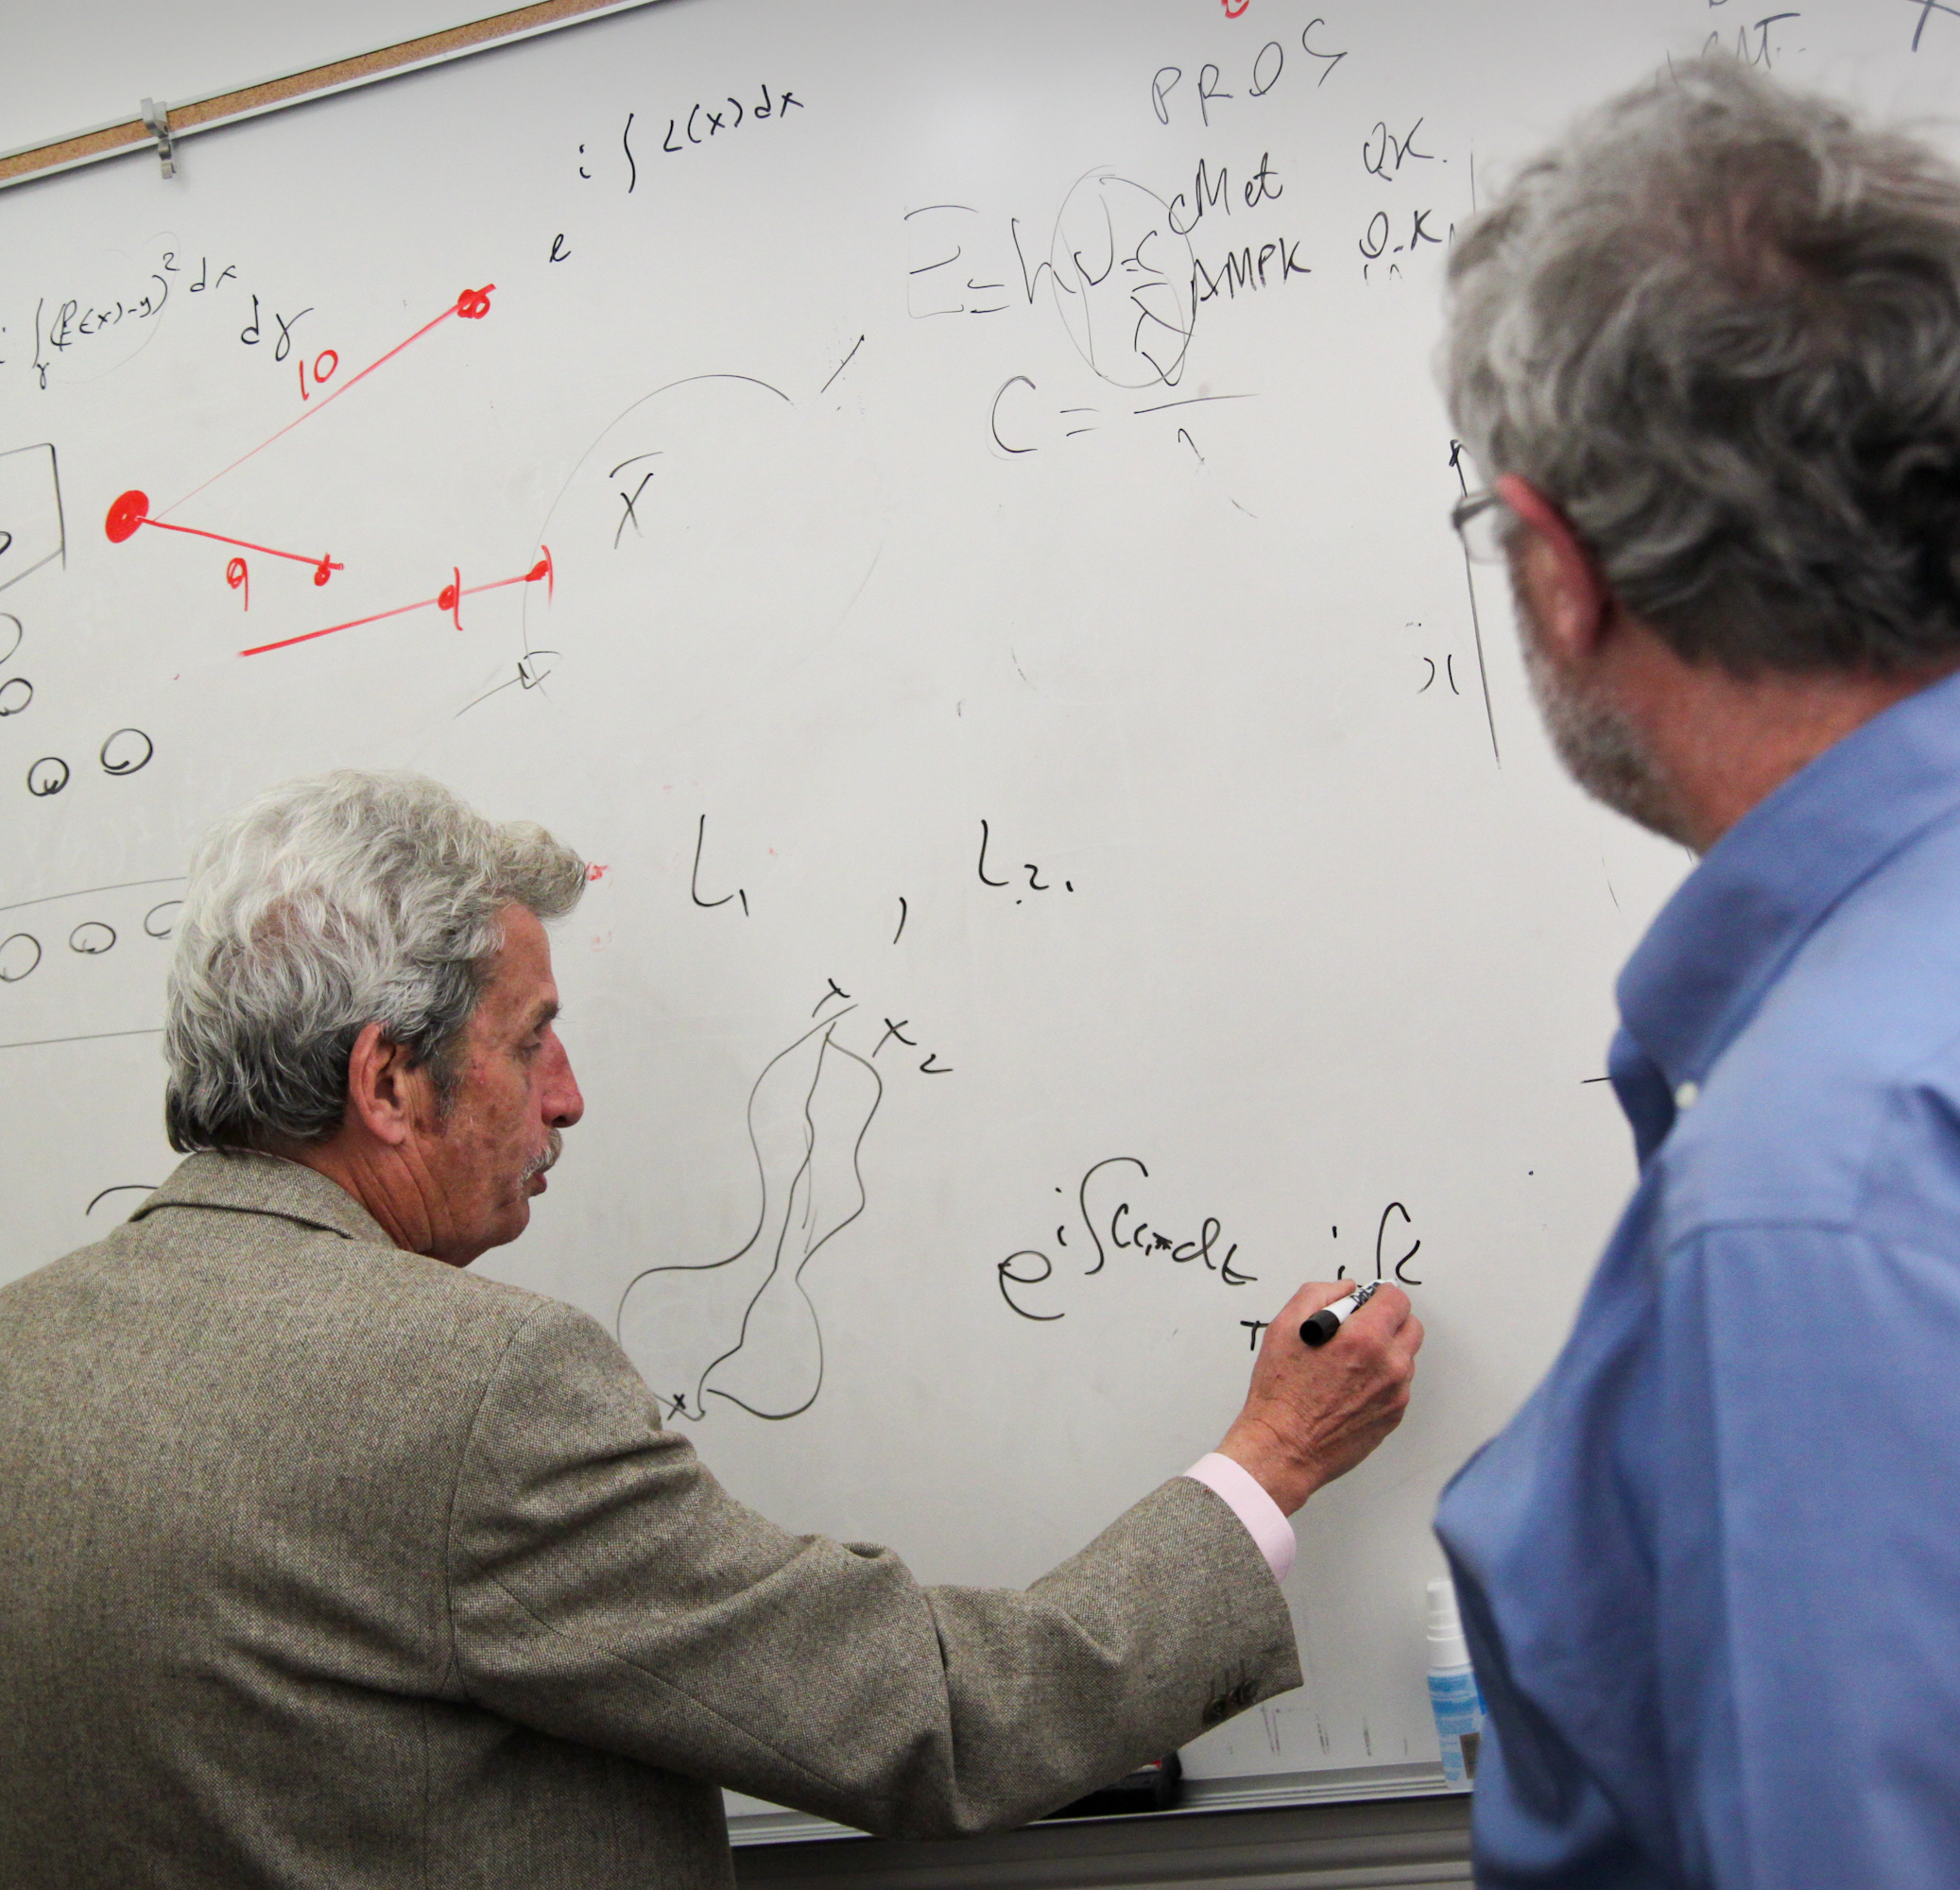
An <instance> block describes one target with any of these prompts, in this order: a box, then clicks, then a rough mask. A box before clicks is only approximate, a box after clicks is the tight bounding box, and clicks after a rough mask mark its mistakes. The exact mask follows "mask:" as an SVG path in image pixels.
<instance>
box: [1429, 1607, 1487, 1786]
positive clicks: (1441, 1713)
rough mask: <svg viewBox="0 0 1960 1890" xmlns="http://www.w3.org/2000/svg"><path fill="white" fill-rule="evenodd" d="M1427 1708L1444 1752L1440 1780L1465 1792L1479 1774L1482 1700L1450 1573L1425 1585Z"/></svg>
mask: <svg viewBox="0 0 1960 1890" xmlns="http://www.w3.org/2000/svg"><path fill="white" fill-rule="evenodd" d="M1429 1705H1430V1710H1431V1711H1432V1712H1434V1713H1435V1714H1436V1738H1437V1740H1438V1741H1439V1742H1440V1744H1441V1745H1442V1748H1443V1777H1444V1778H1445V1779H1447V1780H1448V1781H1449V1783H1451V1784H1452V1785H1457V1786H1462V1787H1464V1788H1465V1789H1468V1788H1469V1787H1470V1784H1471V1783H1472V1782H1473V1781H1474V1780H1475V1778H1476V1776H1477V1747H1478V1745H1479V1744H1481V1743H1482V1741H1483V1737H1484V1696H1483V1694H1482V1693H1480V1692H1478V1691H1477V1676H1476V1675H1475V1674H1473V1673H1472V1672H1471V1671H1470V1648H1469V1647H1468V1646H1467V1645H1466V1644H1465V1642H1464V1639H1463V1623H1462V1621H1461V1619H1460V1618H1459V1617H1458V1615H1457V1612H1456V1589H1455V1585H1454V1584H1453V1582H1452V1581H1451V1580H1450V1577H1449V1576H1448V1575H1438V1576H1437V1577H1436V1580H1435V1581H1433V1582H1431V1583H1430V1585H1429Z"/></svg>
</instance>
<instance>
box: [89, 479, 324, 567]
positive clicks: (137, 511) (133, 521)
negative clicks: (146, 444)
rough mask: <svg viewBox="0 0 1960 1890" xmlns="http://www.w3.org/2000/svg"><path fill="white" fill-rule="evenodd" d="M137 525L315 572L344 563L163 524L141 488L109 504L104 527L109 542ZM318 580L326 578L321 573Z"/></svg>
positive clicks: (130, 533) (193, 527) (119, 539)
mask: <svg viewBox="0 0 1960 1890" xmlns="http://www.w3.org/2000/svg"><path fill="white" fill-rule="evenodd" d="M139 525H155V526H156V528H157V529H158V530H159V531H173V532H181V533H183V535H184V536H185V537H186V538H208V539H210V540H211V541H213V542H214V543H215V544H235V545H236V546H237V547H238V549H239V550H240V551H257V552H263V553H264V554H265V556H266V557H267V558H290V559H291V560H292V561H293V562H294V563H295V564H310V565H312V566H313V568H314V570H315V571H316V572H317V573H324V572H329V571H345V570H346V569H347V567H346V566H345V565H344V564H340V563H337V562H336V561H335V559H333V558H310V557H308V556H307V555H306V553H304V552H302V551H281V550H279V549H278V548H277V547H275V546H273V545H269V544H254V543H253V542H252V541H250V540H249V538H227V537H226V536H225V535H224V533H223V532H215V531H203V530H200V529H199V528H198V526H197V525H173V524H165V523H164V522H163V520H162V519H153V518H151V517H150V516H149V500H148V498H147V497H146V495H145V494H143V493H142V492H134V491H131V492H125V493H124V494H123V495H122V497H121V498H119V499H118V500H117V501H116V502H115V504H114V505H112V507H110V508H109V523H108V524H107V526H106V527H105V529H106V530H107V532H108V534H109V537H110V539H111V541H112V542H113V543H116V544H120V543H121V542H122V541H124V540H125V539H126V538H129V537H131V536H133V534H134V533H135V531H136V528H137V527H138V526H139ZM318 581H319V582H320V583H322V584H324V583H325V582H326V579H325V577H324V576H321V577H320V578H319V579H318Z"/></svg>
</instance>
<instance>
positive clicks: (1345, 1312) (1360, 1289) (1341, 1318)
mask: <svg viewBox="0 0 1960 1890" xmlns="http://www.w3.org/2000/svg"><path fill="white" fill-rule="evenodd" d="M1381 1286H1382V1282H1381V1281H1380V1280H1369V1281H1368V1283H1367V1285H1366V1286H1357V1287H1356V1288H1355V1289H1354V1291H1353V1292H1351V1293H1350V1294H1349V1295H1348V1297H1346V1298H1345V1299H1336V1300H1335V1301H1334V1302H1333V1304H1332V1306H1323V1307H1321V1309H1320V1310H1319V1312H1317V1313H1315V1314H1314V1316H1313V1317H1312V1318H1311V1319H1303V1320H1302V1321H1301V1322H1300V1329H1299V1336H1300V1343H1301V1344H1302V1345H1307V1346H1324V1345H1325V1344H1326V1343H1327V1342H1328V1340H1329V1339H1331V1338H1332V1337H1333V1335H1334V1334H1335V1333H1336V1332H1339V1331H1340V1330H1341V1328H1342V1327H1343V1326H1345V1325H1346V1324H1347V1323H1348V1321H1349V1319H1350V1317H1351V1316H1352V1315H1353V1314H1356V1313H1358V1312H1360V1310H1361V1309H1362V1308H1363V1307H1364V1306H1366V1305H1367V1302H1368V1301H1369V1300H1370V1299H1372V1298H1373V1297H1375V1295H1376V1294H1377V1293H1378V1292H1379V1291H1380V1290H1381Z"/></svg>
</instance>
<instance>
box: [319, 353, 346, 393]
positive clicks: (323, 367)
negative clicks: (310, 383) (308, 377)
mask: <svg viewBox="0 0 1960 1890" xmlns="http://www.w3.org/2000/svg"><path fill="white" fill-rule="evenodd" d="M339 365H340V357H339V355H337V354H336V353H335V352H334V351H333V350H332V349H331V348H322V349H321V350H320V351H319V352H318V354H316V355H315V356H314V357H313V380H314V385H315V386H316V387H318V385H319V384H320V383H321V382H322V381H331V380H332V379H333V378H334V369H335V368H337V367H339Z"/></svg>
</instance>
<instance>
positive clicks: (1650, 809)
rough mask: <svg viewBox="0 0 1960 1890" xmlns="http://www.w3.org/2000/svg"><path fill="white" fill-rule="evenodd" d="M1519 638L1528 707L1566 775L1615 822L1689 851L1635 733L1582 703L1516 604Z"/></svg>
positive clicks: (1606, 709) (1683, 822) (1610, 710)
mask: <svg viewBox="0 0 1960 1890" xmlns="http://www.w3.org/2000/svg"><path fill="white" fill-rule="evenodd" d="M1518 638H1519V642H1520V643H1521V644H1522V645H1523V648H1524V674H1525V676H1526V677H1527V678H1528V679H1530V683H1531V695H1532V699H1533V700H1534V701H1535V702H1536V703H1537V704H1538V708H1539V715H1540V717H1542V718H1543V721H1544V724H1545V731H1546V733H1547V734H1549V735H1550V736H1551V737H1552V746H1553V747H1554V748H1555V749H1556V750H1557V753H1558V759H1559V760H1560V761H1561V762H1562V763H1563V764H1564V765H1565V771H1566V773H1568V774H1569V775H1571V776H1572V778H1573V780H1574V781H1575V782H1578V784H1579V785H1580V786H1581V787H1582V788H1584V789H1585V790H1586V792H1587V793H1588V794H1590V796H1591V797H1592V798H1593V799H1595V800H1598V801H1601V802H1603V803H1604V804H1605V805H1606V806H1608V807H1610V808H1611V809H1612V810H1613V812H1614V813H1615V814H1624V815H1625V816H1626V817H1627V819H1629V820H1633V821H1637V822H1638V823H1639V824H1640V825H1641V826H1642V827H1644V828H1646V829H1647V831H1648V832H1649V833H1659V835H1660V836H1661V838H1662V839H1665V840H1677V841H1679V842H1680V844H1681V845H1682V846H1684V847H1688V846H1692V845H1693V842H1692V841H1691V840H1690V839H1689V837H1688V835H1689V832H1690V829H1689V823H1688V820H1687V818H1686V816H1685V813H1684V811H1683V809H1682V807H1681V804H1680V801H1679V799H1677V798H1676V794H1675V792H1674V789H1673V788H1672V787H1671V786H1670V785H1669V783H1668V782H1667V779H1666V777H1665V776H1664V775H1663V774H1662V773H1661V771H1660V768H1659V765H1658V764H1657V763H1656V761H1655V759H1654V755H1653V751H1652V749H1650V748H1649V747H1647V744H1646V742H1645V740H1644V739H1643V738H1642V734H1641V732H1640V730H1638V729H1637V728H1635V727H1634V725H1633V723H1632V722H1631V721H1630V720H1629V719H1628V718H1627V717H1626V716H1625V714H1623V713H1621V712H1620V711H1619V710H1618V709H1616V708H1614V707H1613V706H1612V704H1611V703H1608V702H1602V701H1600V700H1598V699H1597V698H1595V697H1590V696H1585V695H1582V694H1581V693H1580V692H1579V691H1578V690H1577V689H1575V688H1573V685H1572V684H1571V683H1569V682H1568V681H1567V680H1566V679H1565V678H1564V677H1563V676H1561V675H1560V674H1559V672H1558V670H1557V668H1556V665H1555V664H1554V663H1553V662H1552V659H1551V658H1550V657H1549V656H1547V655H1546V654H1545V649H1544V644H1543V641H1542V640H1541V638H1540V637H1539V631H1538V627H1537V626H1536V625H1535V624H1534V623H1533V622H1532V621H1531V615H1530V612H1529V610H1527V609H1526V607H1525V605H1524V602H1523V599H1522V597H1521V598H1520V599H1519V601H1518Z"/></svg>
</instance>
